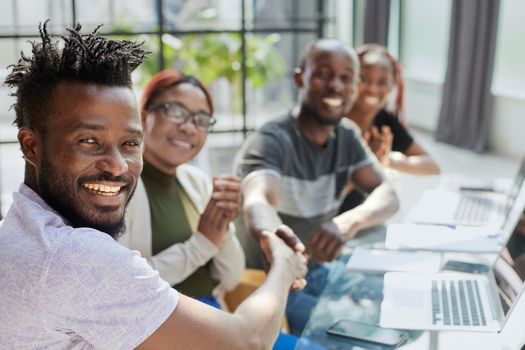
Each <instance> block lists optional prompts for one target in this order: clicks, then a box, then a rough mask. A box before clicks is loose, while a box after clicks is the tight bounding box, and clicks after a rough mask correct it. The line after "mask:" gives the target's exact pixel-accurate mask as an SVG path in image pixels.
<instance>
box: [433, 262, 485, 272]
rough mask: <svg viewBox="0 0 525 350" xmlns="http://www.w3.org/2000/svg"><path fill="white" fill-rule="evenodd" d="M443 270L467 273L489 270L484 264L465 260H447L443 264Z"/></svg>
mask: <svg viewBox="0 0 525 350" xmlns="http://www.w3.org/2000/svg"><path fill="white" fill-rule="evenodd" d="M443 270H452V271H460V272H468V273H487V272H489V270H490V267H488V266H487V265H485V264H476V263H470V262H466V261H459V260H449V261H447V262H446V263H445V265H443Z"/></svg>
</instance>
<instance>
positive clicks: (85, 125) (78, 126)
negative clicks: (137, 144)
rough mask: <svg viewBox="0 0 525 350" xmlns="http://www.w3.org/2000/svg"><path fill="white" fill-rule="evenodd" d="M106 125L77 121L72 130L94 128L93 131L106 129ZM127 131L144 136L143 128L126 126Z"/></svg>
mask: <svg viewBox="0 0 525 350" xmlns="http://www.w3.org/2000/svg"><path fill="white" fill-rule="evenodd" d="M104 129H106V127H105V126H104V125H97V124H89V123H83V122H80V123H77V124H74V125H72V126H71V131H82V130H93V131H99V130H104ZM126 131H127V132H128V133H130V134H134V135H136V136H138V137H143V136H144V133H143V132H142V130H141V129H139V128H135V127H128V128H126Z"/></svg>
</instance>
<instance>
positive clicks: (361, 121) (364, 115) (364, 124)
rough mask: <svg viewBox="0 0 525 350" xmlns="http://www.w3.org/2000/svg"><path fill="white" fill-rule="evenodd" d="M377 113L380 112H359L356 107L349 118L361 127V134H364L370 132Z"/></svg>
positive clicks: (349, 114)
mask: <svg viewBox="0 0 525 350" xmlns="http://www.w3.org/2000/svg"><path fill="white" fill-rule="evenodd" d="M377 112H378V111H363V110H358V109H357V107H356V106H354V107H353V108H352V110H351V111H350V113H348V118H350V119H351V120H352V121H353V122H354V123H356V124H357V125H358V126H359V128H360V129H361V132H364V131H367V130H370V128H371V127H372V125H373V123H374V119H375V116H376V114H377Z"/></svg>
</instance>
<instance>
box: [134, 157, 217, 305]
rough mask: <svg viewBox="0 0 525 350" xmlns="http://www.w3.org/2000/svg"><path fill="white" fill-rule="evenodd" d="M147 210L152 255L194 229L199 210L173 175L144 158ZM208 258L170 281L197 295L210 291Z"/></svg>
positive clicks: (186, 293)
mask: <svg viewBox="0 0 525 350" xmlns="http://www.w3.org/2000/svg"><path fill="white" fill-rule="evenodd" d="M141 178H142V181H143V182H144V186H145V188H146V193H147V195H148V201H149V207H150V211H151V230H152V237H151V239H152V242H151V246H152V252H153V255H155V254H158V253H160V252H161V251H163V250H164V249H166V248H168V247H170V246H172V245H173V244H176V243H181V242H184V241H186V240H188V239H189V238H190V237H191V235H192V234H193V232H196V230H197V225H198V223H199V219H200V214H199V212H198V211H197V208H195V205H194V204H193V202H192V201H191V200H190V198H189V197H188V195H187V194H186V191H184V188H183V187H182V185H181V184H180V182H179V181H178V180H177V178H176V177H175V176H172V175H167V174H164V173H163V172H161V171H159V170H158V169H156V168H154V167H153V166H152V165H151V164H149V163H147V162H146V161H144V169H143V170H142V174H141ZM209 265H210V262H208V263H207V264H206V265H205V266H201V267H199V268H198V269H197V270H196V271H195V272H194V273H193V274H191V275H190V276H188V278H186V279H185V280H184V281H182V282H181V283H179V284H176V285H174V286H173V287H174V288H176V289H177V290H178V291H179V292H181V293H183V294H185V295H188V296H191V297H194V298H199V297H202V296H205V295H208V294H210V293H211V291H212V290H213V288H214V287H215V285H217V283H218V281H214V280H213V279H212V277H211V273H210V268H209Z"/></svg>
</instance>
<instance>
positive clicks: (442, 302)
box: [432, 280, 487, 326]
mask: <svg viewBox="0 0 525 350" xmlns="http://www.w3.org/2000/svg"><path fill="white" fill-rule="evenodd" d="M432 323H433V324H435V325H441V324H443V325H455V326H456V325H464V326H486V325H487V319H486V317H485V312H484V310H483V305H482V304H481V296H480V293H479V285H478V281H476V280H457V281H454V280H433V281H432Z"/></svg>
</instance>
